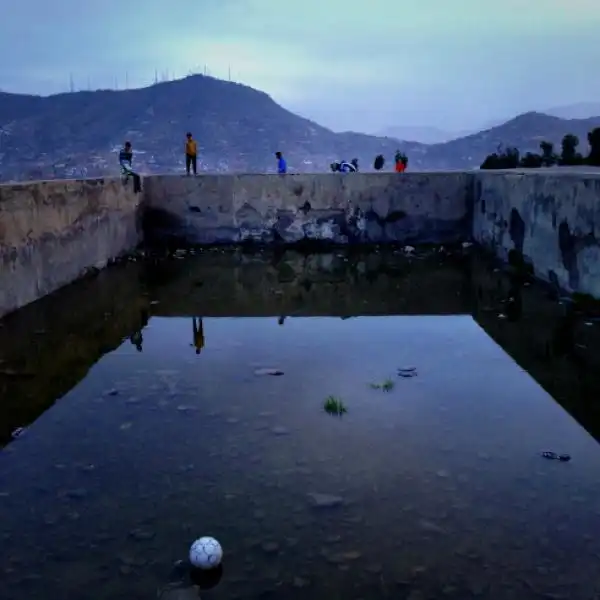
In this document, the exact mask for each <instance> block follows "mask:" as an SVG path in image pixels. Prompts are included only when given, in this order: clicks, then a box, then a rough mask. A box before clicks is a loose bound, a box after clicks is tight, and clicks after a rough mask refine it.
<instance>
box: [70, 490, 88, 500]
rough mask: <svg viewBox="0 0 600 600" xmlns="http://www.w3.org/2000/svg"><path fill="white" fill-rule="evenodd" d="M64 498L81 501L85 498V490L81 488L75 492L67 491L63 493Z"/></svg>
mask: <svg viewBox="0 0 600 600" xmlns="http://www.w3.org/2000/svg"><path fill="white" fill-rule="evenodd" d="M64 496H65V497H66V498H72V499H73V500H82V499H83V498H85V497H86V496H87V490H85V489H83V488H77V489H75V490H67V491H66V492H65V493H64Z"/></svg>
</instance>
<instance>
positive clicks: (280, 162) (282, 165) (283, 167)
mask: <svg viewBox="0 0 600 600" xmlns="http://www.w3.org/2000/svg"><path fill="white" fill-rule="evenodd" d="M275 158H276V159H277V172H278V173H279V174H280V175H283V174H284V173H287V163H286V162H285V158H283V154H281V152H275Z"/></svg>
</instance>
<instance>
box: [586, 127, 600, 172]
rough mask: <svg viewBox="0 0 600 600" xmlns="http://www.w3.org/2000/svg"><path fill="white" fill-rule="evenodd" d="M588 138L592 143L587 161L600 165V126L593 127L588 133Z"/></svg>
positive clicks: (596, 165)
mask: <svg viewBox="0 0 600 600" xmlns="http://www.w3.org/2000/svg"><path fill="white" fill-rule="evenodd" d="M587 138H588V144H589V145H590V153H589V154H588V157H587V160H586V163H587V164H588V165H592V166H594V167H600V127H596V129H592V131H590V132H589V133H588V136H587Z"/></svg>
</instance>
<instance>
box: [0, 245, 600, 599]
mask: <svg viewBox="0 0 600 600" xmlns="http://www.w3.org/2000/svg"><path fill="white" fill-rule="evenodd" d="M459 254H460V253H459ZM282 260H283V263H282ZM478 261H479V259H478V258H477V257H473V256H462V255H460V256H459V257H453V256H444V257H440V256H439V254H437V253H433V254H432V253H431V252H429V253H424V254H423V256H417V257H416V258H415V257H413V258H407V257H406V256H404V255H403V254H393V255H390V256H387V255H386V256H381V255H380V256H375V255H368V256H359V257H356V256H345V255H330V256H308V257H307V256H299V255H291V254H290V255H288V256H287V257H284V258H283V259H281V257H279V258H274V257H273V256H272V255H269V254H265V255H255V256H251V257H248V256H244V255H240V254H239V253H223V252H215V253H203V254H202V255H200V256H188V257H181V256H180V257H177V258H175V259H171V260H167V261H161V262H160V264H156V263H151V264H148V263H137V264H130V265H125V266H121V267H115V269H114V270H111V269H109V270H108V271H107V272H106V273H103V274H102V275H101V276H100V277H99V278H98V279H97V280H94V281H88V282H84V283H81V284H76V285H75V286H71V287H70V288H69V289H68V290H66V291H61V292H59V293H58V294H56V295H55V296H53V297H52V298H49V299H47V300H43V301H41V302H40V303H37V304H38V305H39V306H37V307H31V308H27V309H24V311H30V312H29V313H28V314H23V315H20V314H19V313H16V314H15V315H13V316H11V317H9V318H8V319H6V320H5V321H6V323H5V325H4V327H3V329H4V330H5V332H4V334H5V335H9V334H13V339H15V335H16V334H14V332H16V331H20V332H21V335H20V337H19V340H21V341H20V346H19V343H17V342H16V343H15V347H13V348H9V347H8V346H6V344H5V342H6V338H3V339H2V346H0V347H1V349H2V355H3V357H4V358H3V360H2V363H0V366H2V367H3V375H2V381H4V384H3V388H1V389H2V391H3V395H2V405H3V407H2V409H1V410H2V412H0V415H2V417H3V418H4V420H5V421H6V422H7V423H9V424H10V427H11V428H14V426H15V425H17V423H15V422H13V421H14V418H15V416H14V415H15V414H16V415H18V417H19V418H20V419H21V421H22V422H21V425H22V426H23V433H22V434H21V435H20V436H18V437H17V438H16V439H14V440H12V439H8V438H7V439H6V445H5V447H4V450H3V451H2V452H1V453H0V572H1V573H2V576H1V577H0V597H1V598H2V599H6V600H12V599H13V598H14V599H23V598H36V599H38V600H46V599H57V598H69V600H77V599H80V598H81V599H84V598H85V599H109V598H110V599H111V600H113V599H123V600H125V599H137V598H140V599H142V598H156V597H163V598H165V599H168V600H175V599H177V598H179V599H181V598H194V597H198V596H201V597H202V598H223V599H235V598H239V599H250V598H284V599H286V598H311V599H315V600H320V599H323V600H325V599H327V600H335V599H338V598H339V599H356V600H358V599H360V598H363V599H365V600H366V599H371V600H372V599H376V598H409V599H410V600H420V599H429V598H455V599H459V598H460V599H464V598H494V599H495V598H498V599H504V598H507V599H508V598H511V599H512V598H547V599H550V598H553V599H559V598H569V599H579V598H581V599H587V598H594V597H596V596H597V595H598V594H600V582H599V580H598V577H597V570H598V564H599V560H600V539H598V537H597V536H596V535H595V531H596V528H597V527H598V524H599V523H600V479H599V478H598V473H599V472H600V451H599V448H598V444H597V442H596V440H595V439H594V435H595V433H596V430H595V429H594V427H595V425H594V423H592V421H591V420H590V421H589V423H590V426H589V427H588V429H589V430H590V433H592V435H590V433H588V432H587V431H586V429H585V428H584V427H582V425H580V424H579V423H578V422H577V421H576V420H575V419H574V418H573V417H572V416H571V415H570V414H569V413H568V412H567V411H566V410H565V408H563V407H562V406H561V404H559V403H557V402H556V401H555V400H554V399H553V398H552V396H551V395H550V394H549V393H548V392H547V391H545V390H544V389H543V388H542V387H541V386H540V385H539V384H538V383H537V382H536V381H535V379H533V378H532V377H531V376H530V375H529V374H528V373H527V372H526V371H525V370H524V369H523V368H522V367H521V366H519V364H517V363H516V362H515V361H514V360H513V358H511V356H510V355H509V354H508V353H507V352H506V351H505V350H504V349H503V348H502V347H501V346H499V345H498V344H497V343H496V342H495V341H494V340H493V339H492V337H490V335H488V333H487V332H486V330H485V329H484V328H483V327H482V325H481V323H485V318H483V317H481V315H482V314H485V315H488V317H486V318H488V319H490V320H491V321H493V322H494V324H495V326H496V327H500V328H501V329H500V330H498V331H495V332H494V335H495V337H498V336H500V337H501V336H502V335H504V336H505V337H506V336H509V332H510V328H514V329H515V330H517V329H518V330H519V331H521V330H522V329H523V328H525V329H526V328H527V324H526V323H527V321H528V318H527V306H528V300H527V298H528V297H526V298H525V301H524V305H525V309H526V310H525V314H524V316H521V317H519V318H518V319H517V322H513V321H514V319H512V318H511V317H510V313H509V314H508V317H509V318H505V317H506V315H504V313H503V312H501V311H502V310H503V309H502V307H501V306H500V308H498V307H496V308H493V307H492V308H493V309H491V308H490V307H489V306H487V305H486V303H487V304H489V303H490V302H491V297H492V296H493V294H497V293H498V289H499V284H498V282H501V281H502V279H501V278H502V277H503V275H502V274H501V273H498V272H497V271H495V270H494V268H493V267H489V268H488V267H487V266H485V267H483V266H481V265H482V264H485V263H482V262H478ZM282 265H283V266H282ZM480 272H485V273H486V277H488V278H489V277H495V278H497V280H495V281H496V283H494V284H493V285H491V284H489V281H487V280H484V279H482V278H481V277H480V278H479V279H477V274H478V273H480ZM478 286H479V288H478ZM482 286H484V287H485V286H487V287H486V288H485V289H484V290H482ZM500 287H501V286H500ZM530 287H531V288H532V289H531V290H528V289H525V291H524V293H526V294H533V295H534V296H533V297H537V296H535V294H540V293H541V292H540V291H539V290H538V289H537V288H536V286H535V285H534V286H530ZM486 290H488V291H489V290H491V291H489V293H488V291H486ZM119 294H121V296H120V298H117V297H118V296H119ZM486 294H487V295H486ZM78 298H79V300H78ZM92 298H95V299H96V301H97V302H98V305H97V306H96V305H94V304H93V301H92V300H91V299H92ZM117 302H118V303H119V304H118V305H117V304H115V303H117ZM549 302H550V301H549V300H548V301H547V303H549ZM44 303H45V307H44V306H42V305H43V304H44ZM482 303H483V304H482ZM70 306H72V307H73V311H72V312H73V313H78V311H79V313H80V314H81V315H82V316H81V318H80V319H79V320H77V317H76V315H75V314H73V315H70V316H64V313H65V312H68V311H69V308H68V307H70ZM536 306H537V305H536ZM548 306H550V304H548ZM552 306H558V303H556V302H553V304H552ZM107 307H109V308H108V309H107ZM557 310H558V309H557ZM34 311H35V312H34ZM82 311H87V312H85V315H83V312H82ZM21 312H23V311H21ZM505 312H509V311H505ZM539 312H540V310H539V308H538V309H537V310H536V314H538V313H539ZM58 313H60V314H61V315H63V316H61V317H60V318H59V317H56V315H57V314H58ZM550 313H551V310H550V309H548V314H547V315H546V320H545V321H544V323H545V328H546V329H548V332H549V334H551V333H552V331H553V330H554V329H555V321H552V320H551V319H552V318H555V319H558V320H560V314H561V313H560V311H559V312H557V313H556V315H554V317H553V316H552V314H550ZM90 315H91V316H90ZM127 315H128V316H127ZM557 315H558V316H557ZM26 317H27V318H26ZM84 317H85V318H84ZM61 319H62V320H61ZM68 319H71V321H68ZM119 319H123V320H124V321H125V322H126V323H128V325H126V326H124V328H123V329H122V330H120V331H119V332H118V333H119V335H117V336H116V338H115V339H117V340H118V341H117V342H116V343H112V344H111V343H109V342H107V341H106V339H107V338H106V336H108V337H110V335H111V333H110V332H111V331H112V332H113V333H115V332H114V331H113V330H115V328H116V329H119V327H118V323H119ZM25 320H26V321H27V322H26V323H25V322H24V321H25ZM69 323H71V324H72V328H74V329H77V331H75V330H74V329H72V330H70V329H69ZM82 323H86V324H87V326H86V325H82ZM586 323H588V324H587V325H586ZM86 327H87V329H86ZM127 327H129V329H127ZM580 327H581V329H582V330H583V331H584V332H585V335H587V336H590V335H595V333H594V331H595V327H596V326H595V325H594V323H593V322H589V321H585V322H584V323H581V324H580ZM502 328H504V329H502ZM541 329H542V330H544V327H542V328H541ZM535 331H539V328H538V329H536V330H535ZM578 331H579V330H578ZM578 335H579V334H578ZM61 336H62V337H61ZM94 336H96V337H94ZM103 336H104V337H103ZM45 337H48V338H49V340H50V341H49V342H48V344H50V347H49V348H47V347H46V346H45V345H44V344H46V342H44V338H45ZM531 337H532V334H531V333H530V335H529V338H530V339H531ZM105 338H106V339H105ZM54 339H57V340H62V342H58V343H56V342H54V341H52V340H54ZM111 339H112V338H111ZM578 339H579V338H578ZM593 339H594V340H595V339H596V338H593ZM96 340H97V341H98V343H99V345H100V347H101V348H100V350H98V351H97V354H99V356H100V357H99V359H97V360H95V359H94V360H92V359H89V361H88V362H89V364H86V365H81V364H79V363H80V362H81V361H82V360H83V358H81V357H84V356H87V354H86V352H87V350H85V349H86V348H88V346H86V344H88V345H89V346H93V345H94V343H95V341H96ZM586 344H587V346H586ZM591 344H592V341H590V340H589V339H588V340H587V342H586V343H585V344H583V343H580V344H579V345H580V346H586V349H589V347H591ZM17 346H19V347H18V348H17ZM111 346H114V348H113V347H111ZM21 347H23V348H24V349H23V350H22V351H21V354H20V355H18V352H19V348H21ZM89 354H90V355H92V354H93V352H92V351H90V352H89ZM558 354H560V353H557V352H554V353H552V354H551V355H548V356H547V357H546V358H545V359H544V361H542V362H545V363H547V364H549V365H550V364H552V363H553V361H562V362H560V366H557V365H558V362H556V364H555V365H554V368H553V371H554V372H555V373H556V372H558V371H559V370H560V369H562V371H560V372H561V373H563V374H564V373H566V372H567V371H565V369H567V367H568V365H567V366H565V363H564V361H565V360H566V359H565V358H564V356H563V355H562V354H561V355H560V356H558ZM63 355H65V356H68V359H67V358H65V359H64V360H63V361H62V362H61V360H60V357H61V356H63ZM94 356H95V355H94ZM568 356H569V357H571V358H570V359H569V360H572V354H568ZM77 357H79V362H77ZM96 358H98V357H96ZM538 358H539V357H538ZM76 364H77V365H79V367H78V368H79V369H80V371H82V372H81V374H79V375H78V376H77V379H78V380H77V381H75V382H73V381H71V379H72V377H70V375H69V374H68V373H67V370H69V373H72V372H73V371H74V370H75V371H76V369H75V368H74V365H76ZM578 364H579V365H580V366H579V367H578V368H579V371H578V372H575V373H574V375H573V378H574V379H573V380H575V379H577V380H578V381H579V380H581V377H582V369H583V370H584V371H585V370H586V368H588V369H592V365H591V364H587V363H585V364H584V366H583V367H582V366H581V361H579V363H578ZM585 365H587V367H586V366H585ZM570 368H571V371H573V369H575V367H570ZM399 369H400V370H401V373H400V374H402V373H404V374H405V375H406V374H410V375H411V376H410V377H402V376H400V375H399ZM585 372H586V373H587V371H585ZM77 373H79V371H77ZM565 377H566V375H564V376H563V378H562V381H563V382H564V378H565ZM590 377H591V376H590ZM584 379H585V377H584ZM585 381H587V382H588V386H589V385H591V384H590V383H589V382H590V381H591V380H590V379H589V378H588V379H585ZM386 382H387V385H386V386H383V385H382V384H384V383H386ZM61 385H63V387H66V388H67V389H63V388H61V387H60V386H61ZM544 385H545V386H546V387H547V388H548V387H549V386H548V385H547V382H544ZM557 385H558V384H557ZM382 387H384V388H389V389H382ZM550 387H551V386H550ZM556 389H557V390H558V393H557V395H560V394H561V393H562V391H561V390H564V389H565V388H564V383H563V388H560V386H559V387H556ZM44 390H50V391H51V395H53V396H55V397H53V398H52V399H51V401H48V398H49V396H48V398H47V397H46V396H44ZM574 393H575V394H577V393H579V390H574ZM7 394H8V395H10V398H9V397H7ZM59 396H60V397H59ZM330 396H333V397H335V398H336V399H338V400H339V401H341V402H342V403H343V405H344V407H345V408H346V412H345V413H344V414H343V415H342V416H336V415H331V414H328V413H327V412H326V411H325V410H324V403H325V401H326V399H327V398H328V397H330ZM581 400H582V399H581V398H579V404H581ZM584 400H586V401H587V399H584ZM571 402H574V403H577V400H573V399H572V398H571ZM563 404H565V403H563ZM29 405H31V407H32V408H31V412H29V413H28V412H27V406H29ZM15 407H19V410H17V408H15ZM571 412H573V411H571ZM575 412H577V411H575ZM587 414H588V413H586V412H585V411H584V410H583V409H581V410H580V411H579V413H577V417H578V419H579V421H580V422H581V423H582V424H583V425H584V426H587V422H586V421H585V418H583V419H582V415H584V416H585V415H587ZM590 419H591V417H590ZM25 421H29V422H25ZM544 450H551V451H556V452H559V453H563V452H564V453H568V454H569V455H570V456H571V458H572V459H571V460H570V461H569V462H559V461H552V460H546V459H544V458H543V457H541V455H540V453H541V452H542V451H544ZM202 535H211V536H214V537H216V538H217V539H218V540H219V541H220V542H221V544H222V546H223V548H224V559H223V569H222V574H221V577H220V580H219V581H218V582H217V583H216V585H214V587H212V588H211V589H206V590H205V589H199V588H198V587H194V581H191V580H190V579H189V578H188V577H186V576H185V575H182V574H181V569H177V568H176V566H175V565H176V563H177V561H178V560H182V559H186V557H187V552H188V549H189V546H190V544H191V543H192V542H193V541H194V539H196V538H197V537H199V536H202ZM207 581H208V580H207ZM196 583H198V582H196ZM212 583H214V582H212ZM206 585H208V583H206Z"/></svg>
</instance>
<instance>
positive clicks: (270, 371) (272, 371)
mask: <svg viewBox="0 0 600 600" xmlns="http://www.w3.org/2000/svg"><path fill="white" fill-rule="evenodd" d="M254 374H255V375H272V376H273V377H279V376H280V375H283V371H280V370H279V369H256V371H254Z"/></svg>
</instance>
